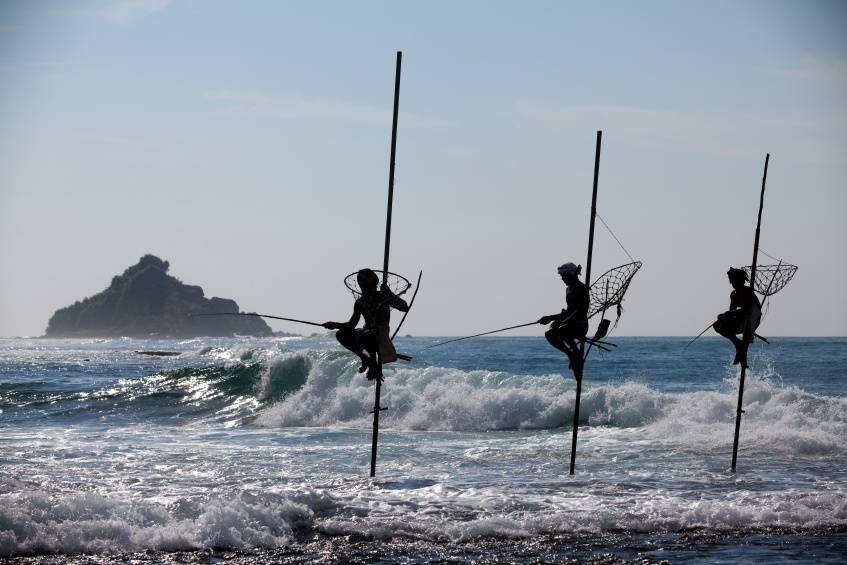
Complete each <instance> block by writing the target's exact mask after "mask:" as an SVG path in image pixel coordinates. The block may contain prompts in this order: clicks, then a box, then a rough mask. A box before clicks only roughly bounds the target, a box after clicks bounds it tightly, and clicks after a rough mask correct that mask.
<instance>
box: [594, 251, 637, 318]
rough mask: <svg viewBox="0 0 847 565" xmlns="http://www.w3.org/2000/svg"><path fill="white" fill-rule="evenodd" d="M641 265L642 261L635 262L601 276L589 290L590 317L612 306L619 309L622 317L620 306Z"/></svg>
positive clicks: (610, 270)
mask: <svg viewBox="0 0 847 565" xmlns="http://www.w3.org/2000/svg"><path fill="white" fill-rule="evenodd" d="M641 265H642V263H641V261H633V262H632V263H627V264H626V265H621V266H619V267H615V268H613V269H609V270H608V271H606V272H605V273H603V274H602V275H600V276H599V277H598V278H597V280H595V281H594V283H593V284H592V285H591V288H590V290H589V292H590V295H591V301H590V303H589V306H588V317H589V318H591V317H592V316H594V315H595V314H597V313H598V312H601V311H603V310H606V309H608V308H611V307H612V306H617V307H618V316H620V306H621V302H623V297H624V294H626V291H627V289H628V288H629V283H630V282H632V277H634V276H635V273H637V272H638V269H640V268H641Z"/></svg>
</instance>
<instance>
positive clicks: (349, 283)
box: [344, 269, 412, 298]
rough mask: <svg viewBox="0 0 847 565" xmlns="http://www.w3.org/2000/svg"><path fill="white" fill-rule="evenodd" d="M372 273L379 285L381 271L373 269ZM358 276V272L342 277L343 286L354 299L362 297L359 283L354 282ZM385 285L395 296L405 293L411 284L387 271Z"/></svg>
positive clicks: (404, 278)
mask: <svg viewBox="0 0 847 565" xmlns="http://www.w3.org/2000/svg"><path fill="white" fill-rule="evenodd" d="M373 272H374V273H376V275H377V276H378V277H379V281H380V284H381V283H382V270H381V269H380V270H377V269H373ZM358 274H359V271H356V272H354V273H350V274H349V275H347V276H346V277H344V286H346V287H347V288H348V289H349V290H350V292H352V293H353V296H354V297H356V298H359V297H360V296H362V290H361V289H360V288H359V281H357V280H356V275H358ZM386 284H388V288H389V289H391V292H393V293H394V294H396V295H397V296H401V295H403V294H405V293H406V291H407V290H409V289H410V288H411V287H412V283H410V282H409V280H408V279H407V278H406V277H403V276H401V275H398V274H397V273H392V272H391V271H388V280H387V281H386Z"/></svg>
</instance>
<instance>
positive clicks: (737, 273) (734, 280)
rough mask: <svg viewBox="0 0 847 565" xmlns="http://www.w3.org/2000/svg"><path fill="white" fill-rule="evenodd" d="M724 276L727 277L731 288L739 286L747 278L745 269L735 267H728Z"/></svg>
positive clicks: (741, 285) (742, 284)
mask: <svg viewBox="0 0 847 565" xmlns="http://www.w3.org/2000/svg"><path fill="white" fill-rule="evenodd" d="M726 276H727V278H728V279H729V284H731V285H732V287H733V288H741V287H743V286H744V284H745V283H746V282H747V281H748V280H749V277H748V276H747V271H745V270H744V269H736V268H735V267H730V268H729V270H728V271H727V272H726Z"/></svg>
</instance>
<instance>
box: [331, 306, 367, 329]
mask: <svg viewBox="0 0 847 565" xmlns="http://www.w3.org/2000/svg"><path fill="white" fill-rule="evenodd" d="M361 317H362V312H361V310H360V308H359V302H358V301H357V302H356V303H355V305H354V306H353V315H352V316H350V319H349V320H347V321H346V322H326V323H325V324H323V327H325V328H326V329H328V330H340V329H342V328H349V329H353V328H355V327H356V326H357V325H359V318H361Z"/></svg>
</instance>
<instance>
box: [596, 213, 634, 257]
mask: <svg viewBox="0 0 847 565" xmlns="http://www.w3.org/2000/svg"><path fill="white" fill-rule="evenodd" d="M594 215H595V216H597V219H598V220H600V223H601V224H603V227H605V228H606V230H607V231H608V232H609V233H610V234H611V236H612V237H613V238H614V239H615V241H617V242H618V245H620V247H621V249H623V252H624V253H626V256H627V257H629V260H630V261H632V262H633V263H634V262H635V259H634V258H633V257H632V255H630V254H629V251H627V250H626V247H624V246H623V243H621V240H619V239H618V236H616V235H615V232H613V231H612V228H610V227H609V224H607V223H606V222H605V221H604V220H603V218H602V217H601V216H600V214H599V213H597V212H595V213H594Z"/></svg>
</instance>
